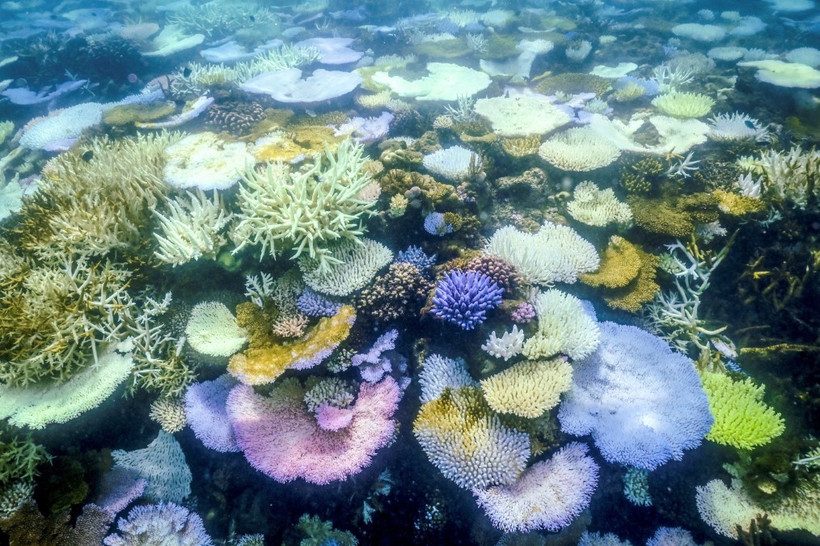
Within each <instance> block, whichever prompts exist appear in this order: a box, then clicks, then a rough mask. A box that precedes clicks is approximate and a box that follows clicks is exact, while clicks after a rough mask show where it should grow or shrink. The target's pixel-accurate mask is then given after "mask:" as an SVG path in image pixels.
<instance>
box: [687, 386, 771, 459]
mask: <svg viewBox="0 0 820 546" xmlns="http://www.w3.org/2000/svg"><path fill="white" fill-rule="evenodd" d="M701 380H702V381H703V389H704V390H705V391H706V396H707V397H708V398H709V411H711V412H712V416H713V417H714V418H715V424H714V425H712V430H710V431H709V434H708V435H707V436H706V438H707V439H709V440H712V441H713V442H717V443H719V444H723V445H730V446H733V447H736V448H738V449H751V448H753V447H756V446H761V445H765V444H768V443H769V442H770V441H771V440H772V439H773V438H776V437H777V436H779V435H780V434H782V433H783V430H784V429H785V425H784V424H783V418H782V417H781V416H780V414H779V413H777V412H776V411H774V410H773V409H772V408H771V407H769V406H767V405H766V404H764V403H763V402H762V401H761V399H762V398H763V391H764V387H763V386H762V385H760V386H758V385H755V384H754V383H753V382H752V380H751V379H749V378H746V379H744V380H743V381H734V380H732V379H731V378H730V377H729V376H727V375H725V374H722V373H712V372H704V373H703V374H701Z"/></svg>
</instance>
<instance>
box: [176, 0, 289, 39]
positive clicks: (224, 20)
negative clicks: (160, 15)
mask: <svg viewBox="0 0 820 546" xmlns="http://www.w3.org/2000/svg"><path fill="white" fill-rule="evenodd" d="M249 21H253V22H254V23H255V24H260V25H271V26H275V25H277V24H278V22H279V19H278V17H277V16H276V14H275V13H273V12H272V11H270V10H269V9H267V8H261V7H259V6H254V5H253V4H252V3H251V6H250V7H249V6H248V2H206V3H204V4H200V5H196V6H191V5H182V6H181V7H180V8H179V9H176V10H174V11H173V12H172V13H171V14H170V15H169V16H168V23H169V24H173V25H177V26H179V27H181V28H183V29H184V30H186V31H188V32H190V33H201V34H205V35H206V36H207V37H208V38H210V39H215V38H219V37H222V36H227V35H229V34H232V33H234V32H236V31H237V30H240V29H242V28H244V27H246V26H247V25H248V22H249Z"/></svg>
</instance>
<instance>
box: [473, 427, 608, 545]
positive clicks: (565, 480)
mask: <svg viewBox="0 0 820 546" xmlns="http://www.w3.org/2000/svg"><path fill="white" fill-rule="evenodd" d="M597 485H598V465H597V464H596V463H595V461H594V460H593V459H592V457H590V456H589V455H588V454H587V447H586V446H585V445H583V444H579V443H571V444H567V445H566V446H564V447H563V448H561V449H560V450H559V451H558V452H557V453H555V455H553V456H552V458H551V459H549V460H547V461H542V462H539V463H536V464H534V465H532V466H531V467H530V468H528V469H527V471H526V472H524V474H522V475H521V477H520V478H519V479H518V480H517V481H516V482H515V483H513V484H510V485H507V486H499V487H490V488H487V489H476V490H474V491H473V494H474V495H475V496H476V500H477V502H478V505H479V506H481V507H482V508H483V509H484V511H485V512H486V513H487V516H488V517H489V518H490V521H492V522H493V525H494V526H496V527H498V528H499V529H502V530H503V531H505V532H508V533H509V532H525V531H532V530H536V529H546V530H548V531H557V530H559V529H561V528H563V527H566V526H568V525H569V524H570V523H571V522H572V520H574V519H575V518H576V517H577V516H578V515H579V514H580V513H581V512H582V511H583V510H584V509H585V508H586V507H587V506H588V505H589V502H590V500H591V499H592V493H593V492H594V491H595V488H596V487H597Z"/></svg>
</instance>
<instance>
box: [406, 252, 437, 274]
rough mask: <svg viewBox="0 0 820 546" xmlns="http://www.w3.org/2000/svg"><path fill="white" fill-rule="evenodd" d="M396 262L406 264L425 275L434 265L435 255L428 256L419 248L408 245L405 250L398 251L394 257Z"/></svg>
mask: <svg viewBox="0 0 820 546" xmlns="http://www.w3.org/2000/svg"><path fill="white" fill-rule="evenodd" d="M396 261H397V262H403V263H408V264H410V265H412V266H413V267H415V268H416V269H418V270H419V272H420V273H422V274H424V275H426V274H427V273H429V272H430V270H431V269H433V266H434V265H436V255H435V254H433V255H432V256H428V255H427V254H425V253H424V251H423V250H422V249H421V247H418V246H415V245H410V246H408V247H407V250H400V251H399V253H398V255H397V256H396Z"/></svg>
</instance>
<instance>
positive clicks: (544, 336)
mask: <svg viewBox="0 0 820 546" xmlns="http://www.w3.org/2000/svg"><path fill="white" fill-rule="evenodd" d="M534 305H535V312H536V314H537V315H538V331H537V332H536V333H535V335H534V336H532V337H531V338H529V339H528V340H527V342H526V343H525V344H524V356H526V357H527V358H530V359H537V358H549V357H551V356H554V355H556V354H558V353H562V354H565V355H567V356H569V357H570V358H572V359H574V360H577V359H579V358H584V357H585V356H587V355H590V354H591V353H592V352H593V351H594V350H595V349H596V348H597V347H598V341H599V338H600V335H601V332H600V329H599V328H598V323H597V322H596V321H595V319H594V318H592V317H591V316H590V315H588V314H587V312H586V311H585V309H584V306H583V303H582V302H581V300H579V299H578V298H576V297H575V296H572V295H570V294H566V293H564V292H561V291H560V290H547V291H546V292H541V293H540V294H539V295H538V296H537V297H536V299H535V302H534Z"/></svg>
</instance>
